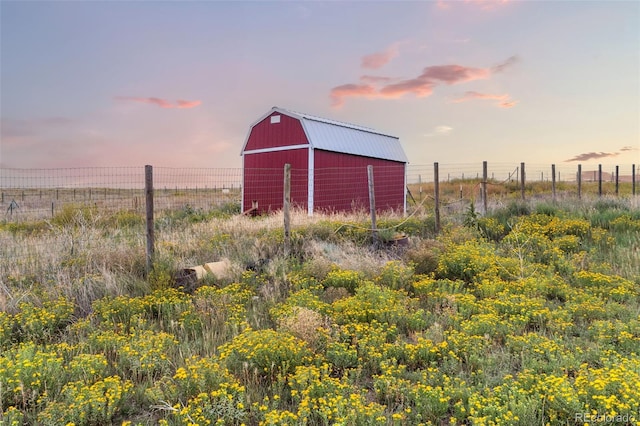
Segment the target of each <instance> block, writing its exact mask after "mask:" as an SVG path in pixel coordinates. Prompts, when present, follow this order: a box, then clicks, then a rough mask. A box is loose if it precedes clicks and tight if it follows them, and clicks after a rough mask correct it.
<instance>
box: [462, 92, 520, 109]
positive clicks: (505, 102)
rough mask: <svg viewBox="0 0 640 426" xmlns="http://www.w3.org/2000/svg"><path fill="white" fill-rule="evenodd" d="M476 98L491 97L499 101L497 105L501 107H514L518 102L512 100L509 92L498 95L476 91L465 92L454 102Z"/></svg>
mask: <svg viewBox="0 0 640 426" xmlns="http://www.w3.org/2000/svg"><path fill="white" fill-rule="evenodd" d="M474 99H489V100H495V101H498V104H497V105H498V106H499V107H500V108H512V107H514V106H515V105H516V103H517V101H514V100H512V99H511V96H509V94H506V93H505V94H503V95H496V94H492V93H480V92H474V91H469V92H465V94H464V95H462V96H461V97H459V98H456V99H454V100H453V101H452V102H454V103H460V102H467V101H471V100H474Z"/></svg>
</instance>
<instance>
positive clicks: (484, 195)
mask: <svg viewBox="0 0 640 426" xmlns="http://www.w3.org/2000/svg"><path fill="white" fill-rule="evenodd" d="M487 177H488V172H487V162H486V161H483V162H482V210H483V213H484V214H485V215H486V214H487V204H488V203H487Z"/></svg>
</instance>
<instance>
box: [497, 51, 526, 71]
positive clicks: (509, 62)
mask: <svg viewBox="0 0 640 426" xmlns="http://www.w3.org/2000/svg"><path fill="white" fill-rule="evenodd" d="M518 62H520V58H519V57H518V56H516V55H514V56H509V57H508V58H507V59H506V60H505V61H504V62H501V63H499V64H498V65H494V66H492V67H491V71H493V72H494V73H499V72H504V71H505V70H507V69H508V68H511V67H512V66H514V65H515V64H517V63H518Z"/></svg>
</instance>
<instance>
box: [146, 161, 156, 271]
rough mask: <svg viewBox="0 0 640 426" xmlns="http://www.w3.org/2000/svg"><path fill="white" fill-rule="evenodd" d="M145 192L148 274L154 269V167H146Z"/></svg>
mask: <svg viewBox="0 0 640 426" xmlns="http://www.w3.org/2000/svg"><path fill="white" fill-rule="evenodd" d="M144 192H145V198H146V204H147V273H149V272H151V269H152V268H153V254H154V251H155V235H154V229H153V167H152V166H149V165H147V166H144Z"/></svg>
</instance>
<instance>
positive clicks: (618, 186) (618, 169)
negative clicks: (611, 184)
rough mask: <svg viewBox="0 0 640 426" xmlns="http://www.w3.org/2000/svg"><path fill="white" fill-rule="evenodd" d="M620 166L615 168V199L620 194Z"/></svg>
mask: <svg viewBox="0 0 640 426" xmlns="http://www.w3.org/2000/svg"><path fill="white" fill-rule="evenodd" d="M619 189H620V166H616V197H617V196H618V195H619V194H620V192H619Z"/></svg>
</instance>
